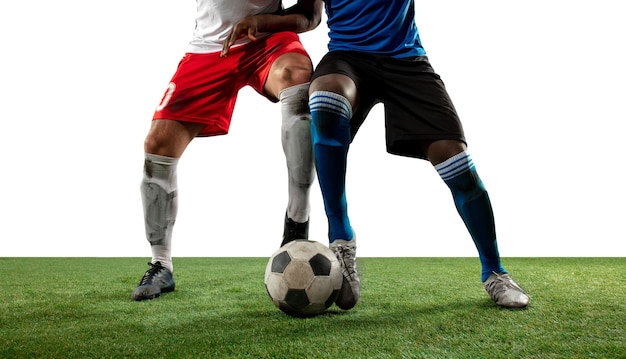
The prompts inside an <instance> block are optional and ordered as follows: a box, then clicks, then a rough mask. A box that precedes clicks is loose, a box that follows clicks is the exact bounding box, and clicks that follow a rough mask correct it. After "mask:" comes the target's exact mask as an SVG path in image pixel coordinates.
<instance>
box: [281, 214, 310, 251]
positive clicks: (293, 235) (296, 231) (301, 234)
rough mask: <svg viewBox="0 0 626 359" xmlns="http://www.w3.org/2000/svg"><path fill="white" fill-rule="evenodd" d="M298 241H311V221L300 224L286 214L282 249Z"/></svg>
mask: <svg viewBox="0 0 626 359" xmlns="http://www.w3.org/2000/svg"><path fill="white" fill-rule="evenodd" d="M296 239H309V221H308V220H307V221H306V222H304V223H298V222H296V221H294V220H293V219H291V218H289V217H287V213H285V229H284V231H283V242H282V243H281V244H280V246H281V247H282V246H284V245H285V244H287V243H289V242H291V241H295V240H296Z"/></svg>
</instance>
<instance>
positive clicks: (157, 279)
mask: <svg viewBox="0 0 626 359" xmlns="http://www.w3.org/2000/svg"><path fill="white" fill-rule="evenodd" d="M148 265H149V266H150V269H148V270H147V271H146V273H144V275H143V277H142V278H141V281H139V285H138V286H137V288H135V290H134V291H133V294H131V296H130V298H131V299H132V300H145V299H154V298H157V297H159V296H160V295H161V293H166V292H171V291H173V290H174V288H176V282H175V281H174V275H173V274H172V272H170V270H169V269H167V268H165V267H163V266H162V265H161V262H156V263H148Z"/></svg>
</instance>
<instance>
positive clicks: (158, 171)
mask: <svg viewBox="0 0 626 359" xmlns="http://www.w3.org/2000/svg"><path fill="white" fill-rule="evenodd" d="M145 156H146V158H145V163H144V170H143V180H142V181H141V187H140V189H141V199H142V203H143V211H144V222H145V226H146V238H147V239H148V242H150V248H151V249H152V263H156V262H161V265H162V266H164V267H165V268H167V269H169V270H170V271H172V272H173V271H174V268H173V265H172V248H171V247H172V230H173V227H174V223H175V222H176V213H177V211H178V198H177V195H178V188H177V183H176V182H177V181H176V165H177V163H178V159H177V158H172V157H166V156H159V155H153V154H150V153H146V155H145Z"/></svg>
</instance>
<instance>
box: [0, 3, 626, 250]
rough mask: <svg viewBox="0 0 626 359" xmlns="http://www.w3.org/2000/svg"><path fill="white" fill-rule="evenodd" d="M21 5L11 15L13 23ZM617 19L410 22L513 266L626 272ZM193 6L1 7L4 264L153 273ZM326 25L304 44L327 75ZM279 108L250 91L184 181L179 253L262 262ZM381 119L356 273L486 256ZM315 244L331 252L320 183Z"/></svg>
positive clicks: (364, 187) (359, 227) (277, 220)
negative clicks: (158, 157)
mask: <svg viewBox="0 0 626 359" xmlns="http://www.w3.org/2000/svg"><path fill="white" fill-rule="evenodd" d="M9 4H10V5H9ZM619 4H620V2H619V1H614V0H594V1H590V0H589V1H577V0H574V1H557V0H555V1H539V0H531V1H524V2H509V1H496V0H488V1H479V2H468V1H461V0H449V1H442V0H437V1H423V0H418V1H417V4H416V12H417V24H418V27H419V29H420V34H421V37H422V41H423V44H424V46H425V48H426V51H427V52H428V54H429V57H430V60H431V62H432V64H433V66H434V67H435V70H436V71H437V72H438V73H439V74H440V75H441V76H442V78H443V79H444V81H445V82H446V85H447V87H448V90H449V92H450V95H451V97H452V99H453V101H454V102H455V105H456V107H457V110H458V112H459V114H460V116H461V119H462V121H463V123H464V126H465V130H466V135H467V138H468V140H469V145H470V147H469V150H470V153H471V154H472V156H473V158H474V161H475V163H476V165H477V168H478V170H479V173H480V174H481V177H482V179H483V181H484V182H485V184H486V186H487V189H488V190H489V193H490V196H491V198H492V202H493V206H494V210H495V214H496V226H497V230H498V236H499V245H500V252H501V254H502V255H503V256H505V257H525V256H534V257H535V256H536V257H540V256H620V257H621V256H624V255H626V251H625V250H624V240H625V239H626V230H625V228H624V221H625V219H626V210H625V209H624V203H626V190H625V189H624V174H625V170H624V165H625V164H626V161H625V160H624V151H623V147H624V146H623V145H622V144H623V142H624V122H625V121H626V114H625V111H624V103H625V102H626V96H625V95H626V91H625V83H626V71H625V70H624V64H625V63H626V56H625V54H624V35H626V26H625V25H624V24H625V23H624V20H623V11H622V10H621V6H620V5H619ZM194 17H195V2H194V1H192V0H187V1H180V0H178V1H174V0H169V1H167V0H123V1H122V0H111V1H107V2H97V3H94V2H84V1H75V0H74V1H72V0H59V1H43V0H34V1H17V2H6V1H5V2H2V5H0V30H1V31H0V39H1V40H2V41H1V43H0V44H1V49H2V55H1V56H0V81H1V86H0V96H1V97H0V104H1V106H2V111H1V113H0V116H1V121H2V127H1V128H2V129H1V130H0V154H1V159H2V163H1V167H0V168H1V172H0V189H1V191H2V194H1V197H0V198H1V199H0V208H1V210H2V213H1V216H0V240H1V242H2V246H0V256H98V257H100V256H102V257H121V256H142V257H148V256H149V255H150V251H149V245H148V242H147V241H146V240H145V238H144V234H143V221H142V213H141V202H140V196H139V183H140V180H141V174H142V165H143V139H144V137H145V134H146V133H147V130H148V127H149V125H150V120H151V116H152V112H153V110H154V108H155V106H156V104H157V102H158V101H159V100H160V99H161V96H162V94H163V92H164V90H165V86H166V85H167V83H168V82H169V79H170V77H171V75H172V74H173V72H174V70H175V68H176V65H177V64H178V61H179V60H180V58H181V57H182V55H183V53H184V52H185V50H186V46H187V43H188V42H189V40H190V39H191V33H192V31H193V27H194ZM326 32H327V30H326V27H325V25H321V26H320V27H319V28H318V29H316V30H315V31H313V32H310V33H307V34H304V35H303V36H302V40H303V42H304V45H305V46H306V47H307V49H308V50H309V51H310V53H311V56H312V58H313V61H314V63H317V62H318V61H319V59H320V58H321V57H322V55H323V54H324V53H325V51H326V42H327V37H326ZM279 110H280V109H279V105H278V104H272V103H270V102H268V101H266V100H265V99H264V98H262V97H260V96H258V95H257V94H256V93H254V92H253V91H252V90H251V89H249V88H246V89H244V90H242V92H241V93H240V97H239V101H238V104H237V107H236V110H235V114H234V118H233V122H232V127H231V132H230V134H229V135H227V136H222V137H217V138H203V139H198V140H196V141H194V142H193V143H192V144H191V146H190V147H189V148H188V150H187V152H186V153H185V155H184V156H183V158H182V160H181V162H180V166H179V189H180V211H179V217H178V222H177V225H176V228H175V231H174V255H175V256H176V257H183V256H201V257H203V256H269V255H270V254H271V253H272V252H273V251H274V250H275V249H277V247H278V245H279V243H280V240H281V236H282V220H283V214H284V209H285V206H286V201H287V193H286V181H287V179H286V170H285V165H284V158H283V154H282V149H281V146H280V118H279V116H280V112H279ZM383 131H384V129H383V121H382V107H380V106H378V107H376V108H375V109H374V111H373V112H372V113H371V115H370V117H369V119H368V120H367V121H366V123H365V125H364V126H363V127H362V130H361V132H360V133H359V135H358V136H357V138H356V140H355V142H354V143H353V146H352V148H351V155H350V159H349V173H348V198H349V209H350V214H351V218H352V222H353V225H354V227H355V229H356V231H357V233H358V236H359V255H360V256H475V255H476V252H475V249H474V246H473V243H472V241H471V239H470V237H469V235H468V234H467V232H466V231H465V229H464V227H463V225H462V222H461V220H460V218H459V217H458V215H457V214H456V211H455V208H454V205H453V202H452V198H451V195H450V193H449V191H448V189H447V187H446V186H445V185H444V183H443V182H442V181H441V180H440V179H439V177H438V176H437V174H436V172H435V171H434V170H433V169H432V167H431V166H430V164H428V163H427V162H425V161H419V160H415V159H407V158H400V157H395V156H391V155H388V154H386V153H385V148H384V135H383ZM312 206H313V209H312V219H311V239H315V240H319V241H321V242H324V243H325V242H326V231H327V226H326V219H325V216H324V213H323V208H322V204H321V198H320V192H319V188H318V184H317V182H316V183H315V184H314V187H313V191H312Z"/></svg>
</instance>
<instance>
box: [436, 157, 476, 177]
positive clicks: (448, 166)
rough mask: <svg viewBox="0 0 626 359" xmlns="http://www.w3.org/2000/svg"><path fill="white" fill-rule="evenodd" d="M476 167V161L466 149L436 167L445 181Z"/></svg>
mask: <svg viewBox="0 0 626 359" xmlns="http://www.w3.org/2000/svg"><path fill="white" fill-rule="evenodd" d="M472 168H474V161H472V157H471V156H470V154H469V153H467V152H466V151H463V152H461V153H459V154H457V155H454V156H452V157H450V158H448V159H447V160H445V161H443V162H441V163H440V164H438V165H435V169H436V170H437V173H439V176H441V178H442V179H443V180H444V181H447V180H449V179H452V178H454V177H456V176H458V175H460V174H462V173H464V172H466V171H469V170H470V169H472Z"/></svg>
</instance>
